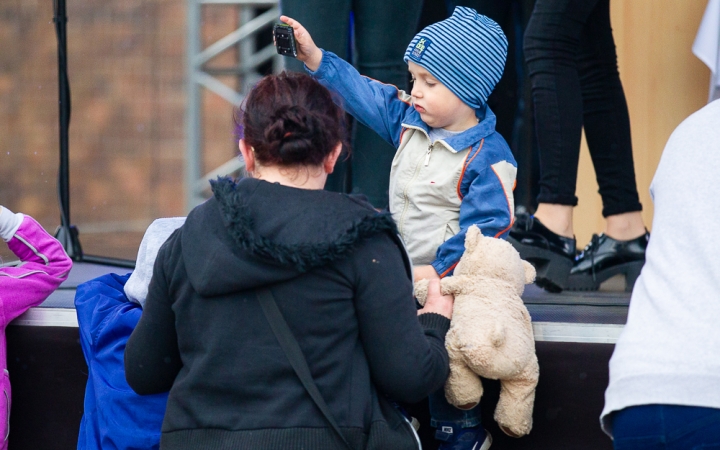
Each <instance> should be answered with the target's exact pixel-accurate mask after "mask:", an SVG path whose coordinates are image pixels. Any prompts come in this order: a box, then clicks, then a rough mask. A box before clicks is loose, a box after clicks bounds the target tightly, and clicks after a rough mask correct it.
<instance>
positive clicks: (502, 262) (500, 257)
mask: <svg viewBox="0 0 720 450" xmlns="http://www.w3.org/2000/svg"><path fill="white" fill-rule="evenodd" d="M454 275H472V276H473V277H477V278H492V279H499V280H504V281H506V282H508V283H510V284H511V285H513V286H515V287H516V288H517V291H518V293H519V294H522V292H523V291H524V290H525V284H528V283H532V282H533V281H535V268H534V267H533V266H532V265H531V264H530V263H529V262H527V261H524V260H522V259H521V258H520V254H519V253H518V252H517V250H515V248H513V246H512V245H511V244H510V243H509V242H508V241H506V240H504V239H496V238H491V237H486V236H483V235H482V233H481V232H480V229H479V228H478V227H477V226H476V225H473V226H471V227H470V228H468V230H467V233H466V235H465V253H463V256H462V258H460V262H459V263H458V265H457V266H456V267H455V272H454Z"/></svg>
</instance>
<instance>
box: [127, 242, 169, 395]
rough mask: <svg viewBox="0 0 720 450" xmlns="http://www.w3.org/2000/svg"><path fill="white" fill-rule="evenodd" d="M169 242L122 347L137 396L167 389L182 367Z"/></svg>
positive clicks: (157, 392) (130, 380)
mask: <svg viewBox="0 0 720 450" xmlns="http://www.w3.org/2000/svg"><path fill="white" fill-rule="evenodd" d="M170 242H171V241H168V242H166V243H165V245H163V247H161V248H160V251H159V252H158V256H157V259H156V260H155V266H154V269H153V276H152V279H151V280H150V286H149V288H148V296H147V300H146V301H145V307H144V308H143V313H142V316H141V317H140V321H139V322H138V324H137V327H135V330H133V332H132V334H131V335H130V339H128V342H127V346H126V347H125V378H126V380H127V382H128V384H129V385H130V387H131V388H132V389H133V390H134V391H135V392H137V393H138V394H140V395H149V394H159V393H161V392H167V391H169V390H170V388H171V387H172V385H173V382H174V381H175V377H176V376H177V374H178V372H179V371H180V369H181V368H182V362H181V359H180V350H179V349H178V340H177V332H176V330H175V313H174V312H173V310H172V307H171V304H172V303H171V299H170V294H169V288H168V282H167V277H166V271H165V269H166V265H167V262H168V257H169V255H168V254H169V253H170V249H171V245H168V244H169V243H170Z"/></svg>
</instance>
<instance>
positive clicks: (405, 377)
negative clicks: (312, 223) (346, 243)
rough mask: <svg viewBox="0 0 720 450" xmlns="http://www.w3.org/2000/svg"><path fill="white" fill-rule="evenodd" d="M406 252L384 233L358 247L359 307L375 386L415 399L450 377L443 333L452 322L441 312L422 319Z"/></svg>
mask: <svg viewBox="0 0 720 450" xmlns="http://www.w3.org/2000/svg"><path fill="white" fill-rule="evenodd" d="M402 251H403V250H402V249H400V248H399V247H398V246H397V244H396V243H395V242H394V241H393V240H392V238H391V237H390V236H387V235H384V234H383V235H378V236H376V237H373V238H371V239H368V240H366V241H365V242H364V243H363V244H362V245H361V246H360V247H359V248H358V250H357V251H356V252H355V255H354V263H355V273H356V293H355V310H356V313H357V315H358V323H359V327H360V339H361V341H362V345H363V348H364V350H365V354H366V355H367V358H368V363H369V365H370V371H371V374H372V377H373V381H374V382H375V384H376V386H377V387H378V389H379V390H380V391H381V392H383V393H385V394H387V395H389V396H390V397H392V398H393V399H395V400H398V401H402V402H409V403H415V402H417V401H420V400H422V399H423V398H425V397H426V396H427V395H428V394H430V393H431V392H433V391H435V390H437V389H438V388H440V387H441V386H442V385H443V383H444V382H445V380H446V378H447V376H448V373H449V365H448V364H449V363H448V355H447V351H446V350H445V334H446V333H447V330H448V328H449V327H450V320H449V319H447V318H445V317H443V316H440V315H438V314H423V315H421V316H420V319H418V315H417V308H416V306H415V300H414V298H413V288H412V282H411V281H410V279H409V278H408V274H407V271H406V270H405V266H404V264H403V258H402V253H401V252H402Z"/></svg>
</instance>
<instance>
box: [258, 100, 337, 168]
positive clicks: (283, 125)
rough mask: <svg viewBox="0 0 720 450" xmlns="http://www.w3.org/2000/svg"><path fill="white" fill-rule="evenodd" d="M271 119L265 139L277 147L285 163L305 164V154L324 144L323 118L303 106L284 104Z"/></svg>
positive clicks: (273, 146)
mask: <svg viewBox="0 0 720 450" xmlns="http://www.w3.org/2000/svg"><path fill="white" fill-rule="evenodd" d="M271 120H273V122H272V124H271V125H270V126H269V127H268V128H267V129H266V130H265V133H264V135H265V141H266V142H267V143H268V146H269V147H272V148H276V149H277V154H278V155H279V156H280V158H281V159H282V161H283V163H284V164H303V163H304V162H305V155H307V154H308V153H310V152H311V151H312V148H313V147H317V146H318V145H322V139H321V137H322V134H323V129H322V118H319V117H316V116H315V115H313V113H312V112H311V111H308V110H307V109H305V108H303V107H302V106H287V105H285V106H282V107H280V108H278V110H277V111H275V114H273V116H272V117H271ZM314 138H315V139H314ZM319 138H320V139H319ZM271 151H272V150H271ZM273 153H274V152H273Z"/></svg>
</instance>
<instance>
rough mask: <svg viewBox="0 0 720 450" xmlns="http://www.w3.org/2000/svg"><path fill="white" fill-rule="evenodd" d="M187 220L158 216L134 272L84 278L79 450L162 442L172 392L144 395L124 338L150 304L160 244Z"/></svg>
mask: <svg viewBox="0 0 720 450" xmlns="http://www.w3.org/2000/svg"><path fill="white" fill-rule="evenodd" d="M183 223H185V218H184V217H177V218H168V219H157V220H156V221H154V222H153V223H152V224H151V225H150V226H149V227H148V229H147V231H146V232H145V236H143V239H142V242H141V243H140V249H139V250H138V256H137V262H136V264H135V270H134V271H133V273H132V275H130V274H128V275H117V274H114V273H110V274H107V275H103V276H101V277H98V278H95V279H93V280H90V281H88V282H86V283H83V284H81V285H80V286H78V288H77V293H76V294H75V309H76V310H77V316H78V325H79V329H80V345H81V346H82V350H83V355H85V361H87V365H88V382H87V386H86V388H85V401H84V407H85V408H84V414H83V417H82V421H81V422H80V435H79V437H78V446H77V450H103V449H108V448H113V449H125V450H131V449H141V448H142V449H148V450H157V449H158V448H159V447H160V429H161V426H162V421H163V417H164V416H165V404H166V403H167V398H168V394H167V393H163V394H155V395H145V396H141V395H138V394H136V393H135V392H134V391H133V390H132V389H130V386H128V384H127V381H126V380H125V366H124V356H125V344H127V340H128V338H130V334H131V333H132V332H133V330H134V329H135V326H136V325H137V323H138V321H139V320H140V316H141V315H142V307H143V306H144V305H145V298H146V297H147V292H148V285H149V284H150V279H151V278H152V273H153V267H154V265H155V259H156V257H157V253H158V250H160V247H161V246H162V244H163V243H164V242H165V241H166V240H167V238H168V237H169V236H170V235H171V234H172V233H173V232H174V231H175V230H176V229H177V228H179V227H181V226H182V225H183Z"/></svg>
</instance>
